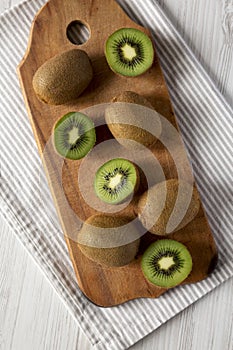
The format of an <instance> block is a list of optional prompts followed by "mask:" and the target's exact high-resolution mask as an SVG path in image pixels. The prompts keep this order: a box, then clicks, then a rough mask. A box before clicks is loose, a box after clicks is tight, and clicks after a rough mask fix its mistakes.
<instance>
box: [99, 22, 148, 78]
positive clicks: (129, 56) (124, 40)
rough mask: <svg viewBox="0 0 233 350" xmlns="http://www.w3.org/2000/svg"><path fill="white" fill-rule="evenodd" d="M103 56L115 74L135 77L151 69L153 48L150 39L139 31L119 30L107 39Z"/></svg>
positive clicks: (131, 29) (132, 29)
mask: <svg viewBox="0 0 233 350" xmlns="http://www.w3.org/2000/svg"><path fill="white" fill-rule="evenodd" d="M105 56H106V59H107V62H108V64H109V66H110V68H111V69H112V70H113V71H114V72H115V73H118V74H121V75H124V76H128V77H135V76H137V75H140V74H143V73H145V72H146V71H147V70H148V69H149V68H150V67H151V65H152V63H153V60H154V48H153V44H152V41H151V39H150V38H149V37H148V36H147V35H146V34H145V33H143V32H142V31H141V30H138V29H134V28H121V29H119V30H117V31H115V32H114V33H113V34H112V35H110V36H109V38H108V39H107V41H106V45H105Z"/></svg>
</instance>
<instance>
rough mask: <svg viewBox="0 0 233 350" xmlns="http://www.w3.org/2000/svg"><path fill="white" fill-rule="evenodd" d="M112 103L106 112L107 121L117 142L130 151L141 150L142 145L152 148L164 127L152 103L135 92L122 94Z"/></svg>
mask: <svg viewBox="0 0 233 350" xmlns="http://www.w3.org/2000/svg"><path fill="white" fill-rule="evenodd" d="M112 102H114V103H111V104H110V105H109V106H108V107H107V108H106V110H105V121H106V123H107V125H108V128H109V130H110V131H111V133H112V134H113V136H114V137H115V138H116V139H117V141H118V142H119V143H120V144H121V145H122V146H124V147H126V148H128V149H140V148H141V145H143V146H145V147H147V148H151V147H152V146H153V145H154V144H155V143H156V141H157V140H158V138H159V136H160V135H161V132H162V126H161V119H160V115H159V114H158V113H157V112H156V111H155V110H153V107H152V105H151V104H150V102H149V101H148V100H147V99H146V98H145V97H143V96H141V95H139V94H137V93H135V92H133V91H124V92H122V93H120V94H119V95H117V96H115V97H114V98H113V99H112ZM149 130H150V131H149ZM132 141H134V142H132Z"/></svg>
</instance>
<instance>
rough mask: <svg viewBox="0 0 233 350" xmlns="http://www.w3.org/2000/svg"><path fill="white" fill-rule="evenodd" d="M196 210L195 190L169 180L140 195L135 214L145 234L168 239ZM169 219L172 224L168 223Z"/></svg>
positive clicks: (191, 217) (193, 215)
mask: <svg viewBox="0 0 233 350" xmlns="http://www.w3.org/2000/svg"><path fill="white" fill-rule="evenodd" d="M179 188H180V193H179V200H178V201H177V198H178V191H179ZM199 208H200V200H199V195H198V192H197V189H196V188H195V187H193V185H190V184H189V183H187V182H185V181H178V180H177V179H170V180H167V181H163V182H160V183H158V184H156V185H154V186H152V187H151V188H150V189H149V190H148V191H146V192H145V193H143V195H142V196H141V198H140V199H139V202H138V208H137V211H138V216H139V219H140V221H141V223H142V224H143V226H144V227H145V228H147V230H149V231H150V232H151V233H154V234H156V235H167V234H169V233H172V232H174V231H178V230H179V229H181V228H182V227H184V226H186V225H187V224H188V223H189V222H190V221H192V220H193V219H194V218H195V216H196V215H197V213H198V211H199ZM172 215H173V220H174V221H171V220H172ZM169 220H170V225H169Z"/></svg>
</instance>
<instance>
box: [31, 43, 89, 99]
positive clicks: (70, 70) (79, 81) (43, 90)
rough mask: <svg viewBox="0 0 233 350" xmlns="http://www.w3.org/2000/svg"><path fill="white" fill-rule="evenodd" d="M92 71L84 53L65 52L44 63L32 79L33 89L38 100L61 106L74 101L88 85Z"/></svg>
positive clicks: (76, 50)
mask: <svg viewBox="0 0 233 350" xmlns="http://www.w3.org/2000/svg"><path fill="white" fill-rule="evenodd" d="M92 78H93V70H92V66H91V63H90V60H89V57H88V55H87V54H86V52H84V51H82V50H78V49H73V50H70V51H65V52H63V53H61V54H58V55H56V56H55V57H53V58H51V59H50V60H48V61H46V62H45V63H44V64H43V65H42V66H41V67H40V68H38V70H37V71H36V73H35V75H34V77H33V82H32V83H33V88H34V91H35V93H36V95H37V96H38V98H39V99H40V100H42V101H43V102H45V103H48V104H52V105H61V104H64V103H67V102H69V101H72V100H75V99H76V98H77V97H78V96H79V95H80V94H81V93H82V92H83V91H84V90H85V89H86V88H87V86H88V85H89V83H90V82H91V80H92Z"/></svg>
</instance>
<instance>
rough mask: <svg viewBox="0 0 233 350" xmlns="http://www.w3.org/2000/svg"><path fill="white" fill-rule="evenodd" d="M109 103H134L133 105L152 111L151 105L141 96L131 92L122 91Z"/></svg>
mask: <svg viewBox="0 0 233 350" xmlns="http://www.w3.org/2000/svg"><path fill="white" fill-rule="evenodd" d="M111 102H127V103H134V104H139V105H141V106H145V107H148V108H151V109H154V108H153V106H152V104H151V103H150V102H149V101H148V100H147V99H146V98H145V97H143V96H141V95H139V94H137V93H136V92H133V91H123V92H121V93H120V94H118V95H116V96H115V97H113V98H112V100H111Z"/></svg>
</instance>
